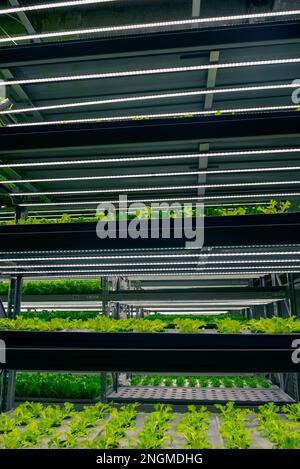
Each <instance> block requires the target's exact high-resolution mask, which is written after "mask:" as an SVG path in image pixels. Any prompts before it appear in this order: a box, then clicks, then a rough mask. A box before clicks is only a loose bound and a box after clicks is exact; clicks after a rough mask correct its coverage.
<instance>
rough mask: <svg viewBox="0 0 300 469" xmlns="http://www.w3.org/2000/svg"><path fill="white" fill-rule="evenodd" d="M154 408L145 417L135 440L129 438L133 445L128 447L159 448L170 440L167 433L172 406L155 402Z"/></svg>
mask: <svg viewBox="0 0 300 469" xmlns="http://www.w3.org/2000/svg"><path fill="white" fill-rule="evenodd" d="M154 409H155V410H154V412H152V413H151V414H150V415H149V416H147V417H146V420H145V423H144V426H143V429H142V430H141V431H140V432H139V433H138V435H137V442H136V441H135V439H132V440H131V443H134V445H133V446H131V445H130V446H129V447H130V448H135V449H160V448H162V447H163V446H164V445H165V444H166V443H170V442H171V441H172V437H171V435H168V434H167V432H168V430H169V429H170V428H171V425H170V424H169V421H170V420H171V419H172V418H173V412H172V407H171V406H169V405H165V404H157V405H155V406H154Z"/></svg>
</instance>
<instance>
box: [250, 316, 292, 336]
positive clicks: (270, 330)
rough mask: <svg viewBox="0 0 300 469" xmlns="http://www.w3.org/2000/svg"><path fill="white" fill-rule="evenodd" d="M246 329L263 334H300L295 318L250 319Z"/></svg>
mask: <svg viewBox="0 0 300 469" xmlns="http://www.w3.org/2000/svg"><path fill="white" fill-rule="evenodd" d="M247 329H249V330H250V331H251V332H260V333H263V334H289V333H295V332H300V321H299V320H297V319H296V318H295V317H289V318H280V317H273V318H260V319H251V320H250V321H248V323H247Z"/></svg>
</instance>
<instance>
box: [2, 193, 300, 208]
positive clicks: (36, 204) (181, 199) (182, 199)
mask: <svg viewBox="0 0 300 469" xmlns="http://www.w3.org/2000/svg"><path fill="white" fill-rule="evenodd" d="M10 195H11V194H10ZM297 196H300V192H276V193H271V194H237V195H216V196H207V195H206V196H202V195H199V197H169V198H163V199H162V198H161V199H131V200H128V203H135V202H143V203H155V202H158V203H161V202H177V201H178V202H192V201H198V202H201V201H202V200H210V199H217V200H219V199H240V198H252V197H255V198H264V199H270V197H297ZM103 203H104V204H119V203H120V200H117V199H116V200H93V201H89V200H87V201H78V202H69V201H66V202H26V203H24V202H23V203H19V204H18V205H19V206H20V207H40V206H52V205H55V206H57V205H63V206H72V205H99V204H103Z"/></svg>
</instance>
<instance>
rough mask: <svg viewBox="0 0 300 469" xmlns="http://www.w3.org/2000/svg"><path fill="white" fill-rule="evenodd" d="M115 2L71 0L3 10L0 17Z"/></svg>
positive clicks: (105, 0)
mask: <svg viewBox="0 0 300 469" xmlns="http://www.w3.org/2000/svg"><path fill="white" fill-rule="evenodd" d="M114 1H116V0H73V1H65V2H54V3H45V4H39V5H30V6H19V7H14V8H4V9H3V10H0V15H8V14H11V13H20V12H28V11H39V10H49V9H51V10H52V9H53V8H66V7H77V6H81V5H91V4H93V3H112V2H114Z"/></svg>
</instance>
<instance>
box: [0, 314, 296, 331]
mask: <svg viewBox="0 0 300 469" xmlns="http://www.w3.org/2000/svg"><path fill="white" fill-rule="evenodd" d="M167 325H168V324H167V323H166V322H165V321H161V320H159V319H156V320H154V321H148V320H147V319H134V318H132V319H119V320H118V319H112V318H109V317H106V316H97V317H93V318H90V319H87V320H82V319H69V318H60V317H56V318H54V319H50V320H47V321H44V320H42V319H39V318H38V317H34V318H26V317H22V316H18V317H17V318H16V319H5V318H4V319H1V318H0V330H31V331H68V330H70V331H72V330H74V331H75V330H78V329H82V330H89V331H95V332H132V331H134V332H145V333H146V332H164V331H166V330H167ZM174 325H175V329H176V330H177V331H178V332H181V333H201V332H202V333H203V332H204V330H205V326H206V322H205V321H204V320H202V319H176V320H175V321H174ZM215 325H216V326H215V328H216V329H215V330H216V332H218V333H224V334H238V333H247V332H248V333H250V332H251V333H262V334H291V333H299V332H300V320H299V319H296V318H295V317H294V316H293V317H290V318H279V317H273V318H261V319H250V320H248V321H246V322H244V323H243V322H240V321H237V320H234V319H218V320H216V321H215Z"/></svg>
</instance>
